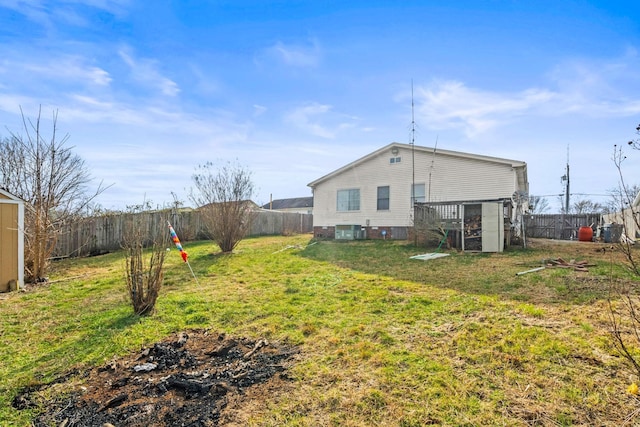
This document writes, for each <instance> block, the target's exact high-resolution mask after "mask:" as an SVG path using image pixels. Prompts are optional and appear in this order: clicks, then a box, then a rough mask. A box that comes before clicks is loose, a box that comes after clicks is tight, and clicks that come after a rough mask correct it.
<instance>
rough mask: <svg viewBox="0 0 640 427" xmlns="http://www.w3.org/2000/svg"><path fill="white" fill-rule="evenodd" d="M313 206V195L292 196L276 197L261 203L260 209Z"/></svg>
mask: <svg viewBox="0 0 640 427" xmlns="http://www.w3.org/2000/svg"><path fill="white" fill-rule="evenodd" d="M311 207H313V197H293V198H290V199H276V200H273V201H271V202H270V203H267V204H264V205H262V209H273V210H277V209H296V208H311Z"/></svg>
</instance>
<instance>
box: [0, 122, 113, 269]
mask: <svg viewBox="0 0 640 427" xmlns="http://www.w3.org/2000/svg"><path fill="white" fill-rule="evenodd" d="M21 112H22V110H21ZM40 118H41V111H39V112H38V118H37V119H36V121H35V123H34V122H32V121H31V120H27V119H26V118H25V116H24V113H23V114H22V121H23V130H24V135H19V134H16V133H11V136H10V137H9V138H4V139H2V140H0V158H2V162H0V187H3V188H5V189H6V190H7V191H9V192H10V193H12V194H14V195H16V196H17V197H20V198H21V199H22V200H24V201H25V204H26V209H25V238H26V244H25V268H26V270H27V277H29V279H30V280H32V281H41V280H44V278H45V275H46V271H47V267H48V259H49V258H50V257H51V254H52V253H53V250H54V249H55V246H56V242H57V237H58V233H59V230H60V227H61V225H63V224H64V223H66V222H68V221H72V220H74V219H76V218H77V217H78V216H79V215H81V214H82V213H83V212H85V211H86V209H87V208H88V207H90V206H91V203H92V201H93V200H94V199H95V197H96V196H97V195H99V194H100V193H101V192H103V191H104V190H105V188H104V187H102V185H99V186H98V189H97V190H96V191H95V192H94V193H92V194H89V193H88V190H87V186H88V184H89V182H90V181H91V177H90V174H89V170H88V168H87V167H86V165H85V163H84V161H83V160H82V159H81V158H80V157H79V156H77V155H76V154H74V153H73V151H72V147H68V146H66V143H67V141H68V140H69V135H65V136H63V137H62V138H59V136H58V132H57V118H58V116H57V112H54V114H53V118H52V121H53V128H52V132H51V137H50V138H48V139H47V138H45V136H44V135H43V131H42V129H41V119H40Z"/></svg>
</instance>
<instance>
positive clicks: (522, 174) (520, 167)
mask: <svg viewBox="0 0 640 427" xmlns="http://www.w3.org/2000/svg"><path fill="white" fill-rule="evenodd" d="M393 147H398V148H404V149H409V150H411V149H413V150H415V151H417V152H423V153H428V154H435V155H436V156H454V157H460V158H466V159H472V160H479V161H484V162H491V163H499V164H504V165H509V166H511V167H513V168H514V169H516V171H517V175H518V187H520V188H522V189H526V191H528V190H529V188H528V187H529V184H528V178H527V164H526V163H525V162H523V161H519V160H511V159H503V158H500V157H492V156H484V155H481V154H471V153H464V152H461V151H452V150H442V149H439V148H438V149H436V148H431V147H422V146H418V145H411V144H403V143H399V142H392V143H391V144H388V145H385V146H384V147H382V148H380V149H378V150H376V151H374V152H372V153H369V154H367V155H366V156H364V157H361V158H359V159H358V160H355V161H353V162H351V163H349V164H347V165H345V166H343V167H341V168H339V169H336V170H334V171H333V172H331V173H328V174H327V175H324V176H322V177H320V178H318V179H316V180H315V181H312V182H310V183H309V184H307V186H309V187H311V188H314V187H315V186H317V185H318V184H320V183H322V182H324V181H326V180H328V179H330V178H333V177H334V176H337V175H340V174H341V173H342V172H344V171H346V170H349V169H352V168H355V167H357V166H359V165H361V164H362V163H365V162H366V161H368V160H370V159H372V158H374V157H376V156H378V155H379V154H381V153H384V152H386V151H389V150H391V149H392V148H393Z"/></svg>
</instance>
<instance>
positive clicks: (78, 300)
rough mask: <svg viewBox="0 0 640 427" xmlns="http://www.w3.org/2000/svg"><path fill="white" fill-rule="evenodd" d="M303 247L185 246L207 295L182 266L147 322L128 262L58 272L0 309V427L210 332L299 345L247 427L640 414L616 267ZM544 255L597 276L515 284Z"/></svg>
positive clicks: (518, 253) (272, 240)
mask: <svg viewBox="0 0 640 427" xmlns="http://www.w3.org/2000/svg"><path fill="white" fill-rule="evenodd" d="M311 242H312V241H311V240H310V237H309V236H292V237H262V238H252V239H247V240H245V241H243V242H241V244H240V245H239V246H238V247H237V250H236V251H235V252H234V253H232V254H220V253H219V252H218V251H217V247H216V246H215V245H214V244H212V243H211V242H189V243H186V244H185V246H187V249H188V251H189V254H190V262H191V266H192V267H193V270H194V272H195V274H196V276H197V277H198V283H196V281H195V280H194V279H193V277H192V276H191V272H190V271H189V269H188V267H187V266H186V265H185V264H184V263H183V262H182V261H181V260H180V258H179V257H178V256H177V255H176V254H175V253H172V256H169V258H168V261H167V262H166V266H165V282H164V286H163V288H162V290H161V293H160V296H159V298H158V301H157V306H156V311H155V313H154V314H153V315H152V316H150V317H143V318H140V317H137V316H134V315H133V310H132V308H131V307H130V305H129V303H128V301H127V298H126V283H125V278H124V256H123V254H122V253H113V254H107V255H102V256H98V257H93V258H85V259H68V260H64V261H59V262H56V263H55V264H54V265H53V270H52V273H51V277H50V279H51V283H49V284H45V285H42V286H38V287H33V288H30V289H29V290H28V291H26V292H19V293H13V294H5V295H2V299H1V300H0V321H1V322H2V323H1V325H2V328H1V331H0V344H1V345H0V358H1V360H2V361H3V362H2V363H1V364H0V378H2V381H1V382H0V425H18V426H22V425H23V426H28V425H30V421H31V417H32V415H33V410H32V411H18V410H16V409H14V408H12V406H11V402H12V399H13V398H14V397H15V396H16V395H17V393H19V391H20V390H22V389H23V388H24V387H27V386H29V385H32V384H37V383H42V382H51V381H54V380H55V378H57V377H59V376H62V375H64V374H66V373H67V372H69V371H70V370H72V369H78V370H82V369H84V368H87V367H91V366H95V365H101V364H104V363H106V362H107V361H109V360H111V359H113V358H114V357H118V356H119V355H123V354H126V353H129V352H133V351H136V350H138V349H140V347H141V346H144V345H149V344H151V343H153V342H155V341H158V340H160V339H162V338H164V337H166V336H168V335H170V334H173V333H175V332H177V331H181V330H188V329H201V328H204V329H211V330H214V331H216V332H226V333H228V334H231V335H234V336H239V337H241V336H248V337H252V338H262V337H264V338H267V339H270V340H274V339H275V340H285V341H288V342H290V343H292V344H296V345H299V346H300V349H301V353H300V357H299V360H298V362H297V364H296V365H295V367H294V368H293V371H292V372H291V373H290V375H291V377H292V378H293V381H292V383H291V387H290V389H288V390H286V392H283V393H274V394H273V395H272V396H271V397H270V401H269V402H267V403H266V410H263V411H256V412H255V413H251V414H250V423H251V424H252V425H299V426H315V425H335V426H337V425H347V426H364V425H397V426H418V425H420V426H422V425H429V424H436V425H452V426H453V425H455V426H460V425H469V426H476V425H514V426H518V425H521V426H526V425H533V424H536V423H538V424H541V425H546V424H548V425H575V424H579V425H615V424H617V423H618V422H621V421H623V420H624V418H625V417H626V416H627V415H628V414H630V413H632V412H633V411H634V410H636V409H637V407H638V403H637V401H636V400H635V399H633V398H632V397H631V396H628V395H626V394H625V393H624V390H625V389H626V386H627V385H628V383H629V381H630V377H629V372H630V370H628V367H627V366H626V365H625V364H624V362H623V360H622V359H621V358H620V357H618V356H617V354H616V353H615V352H614V351H613V350H612V348H611V345H610V341H609V339H608V335H607V330H608V324H607V316H606V314H607V313H606V296H607V290H608V286H609V284H610V281H611V280H612V279H611V278H612V277H615V278H616V280H629V279H630V278H629V276H628V272H627V271H626V270H625V268H624V267H623V263H622V261H621V260H620V259H619V258H616V259H612V258H611V256H612V255H611V254H607V255H606V256H605V255H603V254H600V253H598V252H596V251H594V250H593V249H592V248H588V249H587V250H583V252H577V249H576V248H577V247H578V246H577V245H569V244H563V245H557V246H552V247H548V246H547V247H544V248H539V249H536V248H535V247H533V248H528V249H526V250H522V249H520V250H517V249H515V248H511V249H509V250H508V251H506V252H504V253H501V254H475V253H458V252H455V251H453V252H450V256H449V257H444V258H438V259H434V260H430V261H420V260H413V259H410V257H411V256H413V255H417V254H420V253H425V252H428V251H429V250H425V249H424V248H416V247H414V246H412V245H410V244H407V242H394V241H357V242H335V241H319V242H313V243H314V244H312V245H310V244H309V243H311ZM584 247H585V245H581V248H584ZM550 256H554V257H563V258H564V259H574V258H580V257H582V259H584V258H587V259H589V260H590V261H591V262H593V263H595V264H596V266H595V267H593V268H592V269H590V271H589V272H588V273H584V272H574V271H572V270H570V269H563V270H561V269H545V270H542V271H539V272H534V273H528V274H525V275H520V276H517V275H516V273H518V272H521V271H524V270H528V269H531V268H535V267H536V266H540V265H541V263H542V260H543V259H545V258H548V257H550ZM34 410H35V409H34Z"/></svg>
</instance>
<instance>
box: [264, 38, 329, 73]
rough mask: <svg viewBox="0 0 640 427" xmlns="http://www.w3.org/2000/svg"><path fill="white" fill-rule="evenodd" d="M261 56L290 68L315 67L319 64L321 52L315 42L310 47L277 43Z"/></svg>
mask: <svg viewBox="0 0 640 427" xmlns="http://www.w3.org/2000/svg"><path fill="white" fill-rule="evenodd" d="M262 56H266V57H267V58H271V59H274V60H277V61H278V62H281V63H283V64H285V65H288V66H292V67H315V66H317V65H318V64H319V63H320V58H321V52H320V46H319V45H318V43H317V41H315V40H312V41H311V45H306V46H305V45H286V44H284V43H282V42H277V43H275V44H274V45H273V46H271V47H269V48H267V49H265V51H264V53H263V55H262Z"/></svg>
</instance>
